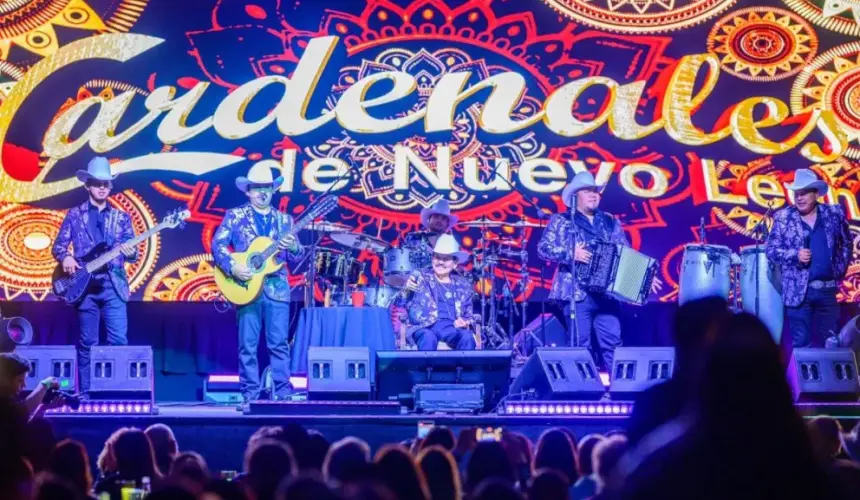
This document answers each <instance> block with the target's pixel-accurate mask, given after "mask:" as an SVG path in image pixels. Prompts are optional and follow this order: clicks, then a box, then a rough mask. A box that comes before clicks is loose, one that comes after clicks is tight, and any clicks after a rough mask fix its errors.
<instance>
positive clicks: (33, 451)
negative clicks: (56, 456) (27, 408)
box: [26, 417, 57, 474]
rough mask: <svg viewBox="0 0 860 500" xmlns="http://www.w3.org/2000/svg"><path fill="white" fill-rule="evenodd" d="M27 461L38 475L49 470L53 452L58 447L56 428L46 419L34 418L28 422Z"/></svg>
mask: <svg viewBox="0 0 860 500" xmlns="http://www.w3.org/2000/svg"><path fill="white" fill-rule="evenodd" d="M26 439H27V444H26V447H27V455H26V456H27V460H29V461H30V465H32V466H33V471H34V472H36V474H38V473H39V472H42V471H43V470H45V469H47V468H48V462H49V461H50V459H51V452H53V451H54V446H56V445H57V437H56V434H54V426H53V425H51V422H49V421H48V420H46V419H45V418H44V417H34V418H32V419H30V421H29V422H27V437H26Z"/></svg>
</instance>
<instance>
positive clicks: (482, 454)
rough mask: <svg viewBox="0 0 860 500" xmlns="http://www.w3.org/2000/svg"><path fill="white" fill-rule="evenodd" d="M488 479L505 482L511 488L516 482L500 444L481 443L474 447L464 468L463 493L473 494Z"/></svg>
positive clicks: (506, 455) (511, 467)
mask: <svg viewBox="0 0 860 500" xmlns="http://www.w3.org/2000/svg"><path fill="white" fill-rule="evenodd" d="M488 479H498V480H500V481H506V482H508V483H510V485H511V486H513V485H514V483H515V482H516V480H517V476H516V474H515V473H514V467H513V465H512V464H511V461H510V460H509V459H508V454H507V453H506V452H505V448H504V446H502V443H499V442H496V441H482V442H480V443H478V445H477V446H476V447H475V451H473V452H472V454H471V456H470V457H469V463H468V465H467V466H466V481H465V486H464V490H465V493H467V494H469V493H471V494H474V493H475V491H476V488H477V487H478V485H479V484H481V483H482V482H484V481H486V480H488Z"/></svg>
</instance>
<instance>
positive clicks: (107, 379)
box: [89, 345, 154, 400]
mask: <svg viewBox="0 0 860 500" xmlns="http://www.w3.org/2000/svg"><path fill="white" fill-rule="evenodd" d="M153 368H154V364H153V361H152V347H151V346H138V345H134V346H131V345H127V346H101V345H99V346H93V347H92V348H91V349H90V392H89V396H90V399H102V400H105V399H117V400H137V399H140V400H152V397H153V393H154V374H153Z"/></svg>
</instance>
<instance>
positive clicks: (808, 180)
mask: <svg viewBox="0 0 860 500" xmlns="http://www.w3.org/2000/svg"><path fill="white" fill-rule="evenodd" d="M785 187H787V188H788V189H791V190H792V191H801V190H804V189H814V190H816V191H818V194H819V195H823V194H826V193H827V183H826V182H824V181H822V180H819V179H818V176H817V175H815V172H813V171H812V170H809V169H808V168H798V169H797V170H796V171H795V172H794V182H793V183H791V184H786V185H785Z"/></svg>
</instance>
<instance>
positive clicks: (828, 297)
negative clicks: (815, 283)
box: [785, 288, 839, 347]
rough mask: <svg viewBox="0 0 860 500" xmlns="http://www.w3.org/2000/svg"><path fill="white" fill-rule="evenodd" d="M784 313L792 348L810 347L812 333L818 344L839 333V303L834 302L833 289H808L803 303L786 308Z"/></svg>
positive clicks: (834, 292)
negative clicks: (815, 336) (816, 335)
mask: <svg viewBox="0 0 860 500" xmlns="http://www.w3.org/2000/svg"><path fill="white" fill-rule="evenodd" d="M785 313H786V316H788V329H789V330H790V331H791V344H792V347H810V346H812V336H813V332H817V334H818V337H819V339H820V342H823V341H824V340H823V339H824V338H825V337H829V336H831V335H836V334H838V333H839V303H837V302H836V289H835V288H831V289H818V290H816V289H814V288H809V289H807V290H806V297H804V298H803V302H801V303H800V305H799V306H797V307H788V306H786V308H785Z"/></svg>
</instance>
